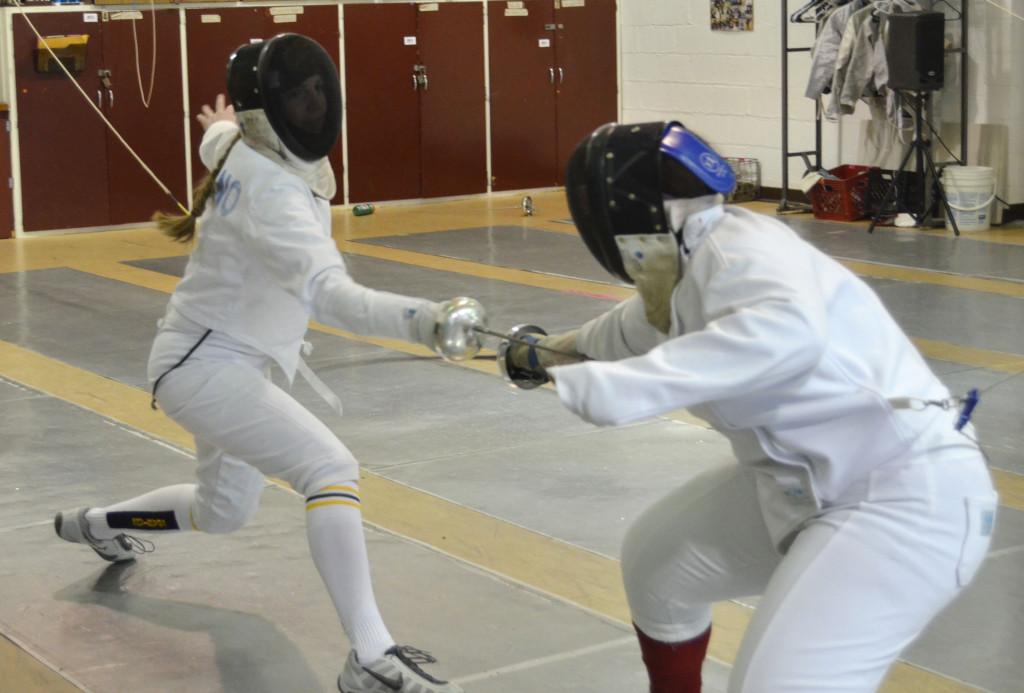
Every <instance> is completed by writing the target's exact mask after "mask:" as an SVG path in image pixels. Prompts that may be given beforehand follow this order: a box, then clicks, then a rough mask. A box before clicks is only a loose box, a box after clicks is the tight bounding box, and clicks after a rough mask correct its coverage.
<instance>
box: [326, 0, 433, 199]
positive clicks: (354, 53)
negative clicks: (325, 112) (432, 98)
mask: <svg viewBox="0 0 1024 693" xmlns="http://www.w3.org/2000/svg"><path fill="white" fill-rule="evenodd" d="M342 11H343V12H344V31H345V90H346V93H347V94H346V95H347V99H348V104H347V106H346V111H347V119H348V185H349V201H350V202H366V201H374V200H402V199H411V198H417V197H420V117H419V101H418V100H419V92H418V91H417V89H416V88H415V86H414V75H413V67H414V66H415V65H417V64H418V59H419V51H418V50H417V48H418V47H417V46H416V45H415V43H414V41H415V38H416V6H415V5H411V4H404V3H403V4H387V5H348V4H346V5H344V6H343V10H342Z"/></svg>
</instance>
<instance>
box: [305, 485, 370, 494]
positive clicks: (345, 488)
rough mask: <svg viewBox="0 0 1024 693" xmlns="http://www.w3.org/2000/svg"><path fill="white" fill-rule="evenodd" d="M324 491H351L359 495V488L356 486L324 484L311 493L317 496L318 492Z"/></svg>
mask: <svg viewBox="0 0 1024 693" xmlns="http://www.w3.org/2000/svg"><path fill="white" fill-rule="evenodd" d="M324 491H341V492H343V493H351V494H353V495H356V496H358V495H359V489H358V488H356V487H354V486H324V487H323V488H321V489H317V490H316V491H314V492H313V493H311V494H309V495H311V496H315V495H316V494H318V493H323V492H324Z"/></svg>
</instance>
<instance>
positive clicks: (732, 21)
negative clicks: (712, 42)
mask: <svg viewBox="0 0 1024 693" xmlns="http://www.w3.org/2000/svg"><path fill="white" fill-rule="evenodd" d="M711 30H712V31H753V30H754V0H711Z"/></svg>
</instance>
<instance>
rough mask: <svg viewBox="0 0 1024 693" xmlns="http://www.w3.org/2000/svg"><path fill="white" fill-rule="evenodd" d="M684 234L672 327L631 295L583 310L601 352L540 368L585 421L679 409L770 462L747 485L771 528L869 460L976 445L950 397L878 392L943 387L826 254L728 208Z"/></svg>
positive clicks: (690, 223) (766, 220)
mask: <svg viewBox="0 0 1024 693" xmlns="http://www.w3.org/2000/svg"><path fill="white" fill-rule="evenodd" d="M684 241H685V246H686V248H688V249H689V250H690V252H689V254H685V253H684V255H683V263H684V268H685V269H684V274H683V278H682V279H681V280H680V282H679V283H678V284H677V285H676V287H675V289H674V291H673V294H672V308H673V315H672V326H671V329H670V332H669V335H668V336H667V337H665V336H664V335H661V334H660V333H658V332H657V331H655V330H654V328H653V327H651V326H650V325H649V324H647V322H646V320H645V318H644V312H643V306H642V304H641V302H640V300H639V297H634V298H632V299H629V300H627V301H625V302H623V303H621V304H619V305H618V306H616V307H615V308H614V309H612V310H611V311H610V312H608V313H606V314H605V315H603V316H601V317H598V318H596V319H595V320H593V321H591V322H590V323H588V324H586V325H585V326H584V327H583V328H582V329H581V330H580V334H579V337H578V339H577V348H578V349H579V351H581V352H582V353H585V354H587V355H588V356H591V357H593V358H595V359H601V360H597V361H586V362H582V363H578V364H572V365H566V366H560V367H556V368H551V369H550V373H551V375H552V377H553V378H554V380H555V385H556V388H557V390H558V395H559V397H560V398H561V400H562V402H563V403H564V404H565V405H566V406H567V407H568V408H569V409H571V410H572V411H574V412H576V413H577V414H579V415H580V416H581V417H582V418H584V419H586V420H587V421H590V422H593V423H595V424H598V425H617V424H627V423H630V422H634V421H640V420H642V419H646V418H649V417H654V416H657V415H659V414H666V413H669V412H672V411H674V410H678V409H684V408H686V409H692V410H693V411H694V413H695V414H697V415H698V416H701V417H702V418H704V419H706V420H708V421H709V422H710V423H711V424H712V425H713V426H714V427H715V428H716V429H718V430H719V431H721V432H722V433H723V434H725V435H726V436H727V437H728V438H729V439H730V442H731V443H732V445H733V448H734V451H735V453H736V455H737V457H738V459H739V461H740V462H741V463H747V464H751V465H755V467H758V468H759V469H762V470H763V471H766V472H767V474H765V475H759V487H760V486H762V485H763V489H762V490H763V492H764V493H763V498H762V500H763V503H762V505H763V506H766V507H765V510H766V513H767V515H770V514H771V513H776V514H777V516H776V517H768V516H767V515H766V520H767V521H768V525H769V529H771V530H772V532H773V535H774V536H775V537H776V539H777V540H781V538H782V536H783V535H784V534H786V533H787V532H788V531H790V530H791V529H793V528H794V526H795V524H796V523H798V522H799V521H801V520H802V519H804V518H806V517H807V516H809V515H810V514H813V513H814V512H816V511H817V510H819V509H820V508H821V506H822V504H828V503H829V502H830V501H833V500H835V499H837V498H840V497H841V496H844V493H846V492H847V491H848V489H849V487H850V486H851V484H854V483H857V482H860V483H863V480H864V479H865V478H866V477H867V476H868V474H869V473H870V471H871V470H872V469H874V468H876V467H878V466H879V465H882V464H886V463H891V462H894V461H899V460H900V459H902V458H910V457H913V456H915V455H918V454H932V453H934V452H935V451H937V450H940V449H945V448H956V449H957V450H956V452H955V453H954V454H960V455H976V454H977V448H976V446H974V444H973V443H971V442H970V441H968V440H967V438H966V437H965V436H963V435H961V434H960V433H958V432H957V431H955V430H954V423H955V419H956V412H952V411H944V410H942V409H939V408H936V407H929V408H927V409H925V410H923V411H916V410H909V409H894V408H893V406H892V405H891V404H890V402H889V399H890V398H894V397H916V398H921V399H926V400H941V399H945V398H947V397H949V396H950V395H949V391H948V390H947V389H946V387H945V386H944V385H943V384H942V383H941V382H940V381H939V380H938V378H936V377H935V375H934V374H933V373H932V372H931V370H930V369H929V368H928V366H927V364H926V363H925V361H924V359H923V358H922V357H921V355H920V354H919V353H918V352H917V350H916V349H915V348H914V346H913V345H912V344H911V342H910V340H909V339H908V338H907V337H906V335H904V333H903V332H902V330H901V329H900V328H899V327H898V326H897V325H896V322H895V321H894V320H893V318H892V317H891V316H890V315H889V313H888V311H887V310H886V309H885V307H884V306H883V305H882V303H881V301H880V300H879V298H878V297H877V296H876V295H875V293H874V292H873V291H872V290H871V289H870V288H869V287H868V286H867V285H866V284H864V283H863V282H862V281H860V280H859V279H857V278H856V277H855V276H854V275H853V274H852V273H851V272H849V271H848V270H847V269H845V268H844V267H842V266H841V265H840V264H839V263H837V262H836V261H834V260H832V259H831V258H829V257H828V256H827V255H825V254H823V253H821V252H820V251H818V250H817V249H815V248H814V247H813V246H811V245H810V244H809V243H806V242H805V241H803V240H801V239H800V238H799V237H798V236H797V235H796V234H795V233H794V232H793V231H792V230H791V229H790V228H789V227H787V226H785V225H784V224H782V223H781V222H779V221H777V220H775V219H772V218H770V217H766V216H763V215H759V214H754V213H752V212H749V211H747V210H745V209H742V208H739V207H731V206H730V207H725V208H724V209H723V208H722V207H720V206H719V207H714V208H712V209H710V210H707V211H706V212H702V213H700V214H696V215H692V216H690V217H689V218H688V219H687V220H686V223H685V226H684ZM761 477H767V478H761ZM762 482H763V484H762ZM764 501H766V502H764ZM768 506H771V507H768Z"/></svg>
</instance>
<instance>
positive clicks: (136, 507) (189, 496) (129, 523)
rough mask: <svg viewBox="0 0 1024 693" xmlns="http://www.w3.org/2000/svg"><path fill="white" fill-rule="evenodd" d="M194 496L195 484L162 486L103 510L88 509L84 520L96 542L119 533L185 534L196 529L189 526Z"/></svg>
mask: <svg viewBox="0 0 1024 693" xmlns="http://www.w3.org/2000/svg"><path fill="white" fill-rule="evenodd" d="M195 495H196V485H195V484H178V485H176V486H164V487H163V488H158V489H156V490H155V491H150V492H149V493H145V494H143V495H141V496H137V497H135V498H131V499H129V500H126V501H122V502H120V503H116V504H114V505H108V506H107V507H105V508H90V510H89V512H88V513H86V515H85V517H86V519H87V520H88V521H89V531H91V532H92V534H93V536H95V537H96V538H97V539H111V538H113V537H115V536H117V535H118V534H122V533H126V534H134V533H137V532H167V531H173V530H183V531H187V530H191V529H195V528H196V527H195V525H194V524H193V522H192V502H193V499H194V498H195Z"/></svg>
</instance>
